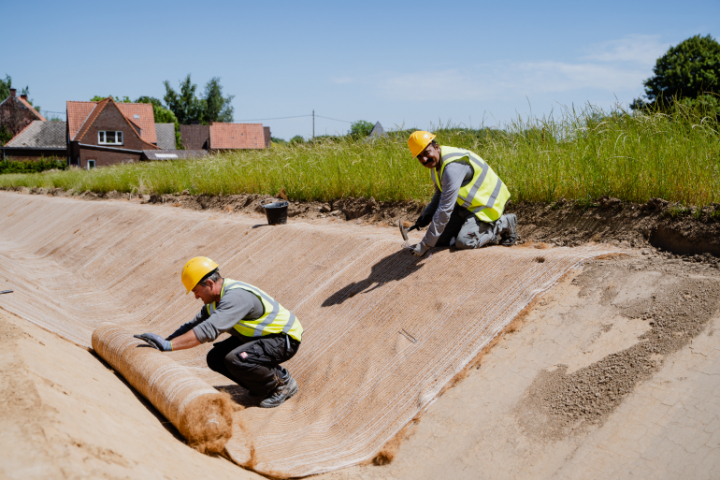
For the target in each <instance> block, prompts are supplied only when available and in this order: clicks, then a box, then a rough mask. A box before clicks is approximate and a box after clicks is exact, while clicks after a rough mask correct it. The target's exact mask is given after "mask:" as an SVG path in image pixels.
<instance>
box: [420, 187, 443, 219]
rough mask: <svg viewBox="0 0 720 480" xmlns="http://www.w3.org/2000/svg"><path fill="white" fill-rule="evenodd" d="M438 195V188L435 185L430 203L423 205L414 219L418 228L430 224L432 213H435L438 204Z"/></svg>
mask: <svg viewBox="0 0 720 480" xmlns="http://www.w3.org/2000/svg"><path fill="white" fill-rule="evenodd" d="M440 195H441V193H440V189H438V188H437V187H435V193H434V194H433V197H432V200H430V203H429V204H428V206H427V207H425V209H424V210H423V212H422V213H421V214H420V216H419V217H418V219H417V220H416V221H415V226H417V227H419V228H425V227H427V226H428V225H430V222H431V221H432V218H433V215H435V212H436V211H437V208H438V205H440Z"/></svg>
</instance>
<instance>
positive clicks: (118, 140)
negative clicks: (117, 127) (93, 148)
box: [98, 130, 123, 145]
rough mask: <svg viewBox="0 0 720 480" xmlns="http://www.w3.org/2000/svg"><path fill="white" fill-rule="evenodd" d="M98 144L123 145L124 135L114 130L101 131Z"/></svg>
mask: <svg viewBox="0 0 720 480" xmlns="http://www.w3.org/2000/svg"><path fill="white" fill-rule="evenodd" d="M98 143H99V144H100V145H122V144H123V134H122V132H113V131H112V130H100V131H99V132H98Z"/></svg>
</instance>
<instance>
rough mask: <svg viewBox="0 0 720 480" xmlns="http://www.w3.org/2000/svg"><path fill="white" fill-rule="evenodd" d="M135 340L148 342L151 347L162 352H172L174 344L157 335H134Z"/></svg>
mask: <svg viewBox="0 0 720 480" xmlns="http://www.w3.org/2000/svg"><path fill="white" fill-rule="evenodd" d="M133 336H134V337H135V338H139V339H140V340H144V341H146V342H147V343H148V344H149V345H150V346H151V347H154V348H157V349H158V350H160V351H161V352H169V351H172V342H169V341H167V340H165V339H164V338H162V337H161V336H160V335H157V334H155V333H143V334H142V335H133Z"/></svg>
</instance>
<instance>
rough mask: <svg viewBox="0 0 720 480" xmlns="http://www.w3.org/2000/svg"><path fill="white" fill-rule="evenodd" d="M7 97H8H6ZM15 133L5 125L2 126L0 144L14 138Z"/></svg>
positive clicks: (0, 128)
mask: <svg viewBox="0 0 720 480" xmlns="http://www.w3.org/2000/svg"><path fill="white" fill-rule="evenodd" d="M6 98H7V97H6ZM12 138H13V134H12V133H11V132H10V130H8V129H7V127H6V126H5V125H3V126H2V127H0V146H1V145H5V144H6V143H7V142H9V141H10V140H12Z"/></svg>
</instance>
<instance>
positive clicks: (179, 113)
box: [163, 73, 203, 125]
mask: <svg viewBox="0 0 720 480" xmlns="http://www.w3.org/2000/svg"><path fill="white" fill-rule="evenodd" d="M164 85H165V96H164V97H163V99H164V100H165V105H167V107H168V108H169V109H170V110H171V111H172V112H173V113H174V114H175V116H176V117H177V119H178V122H180V124H181V125H189V124H190V123H192V122H193V121H195V122H202V121H203V105H202V103H201V102H200V100H199V99H198V98H197V97H196V96H195V90H197V85H195V84H194V83H192V80H191V79H190V74H189V73H188V76H187V77H186V78H185V80H181V81H180V93H178V92H176V91H175V90H173V88H172V87H171V86H170V82H168V81H167V80H165V82H164Z"/></svg>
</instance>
